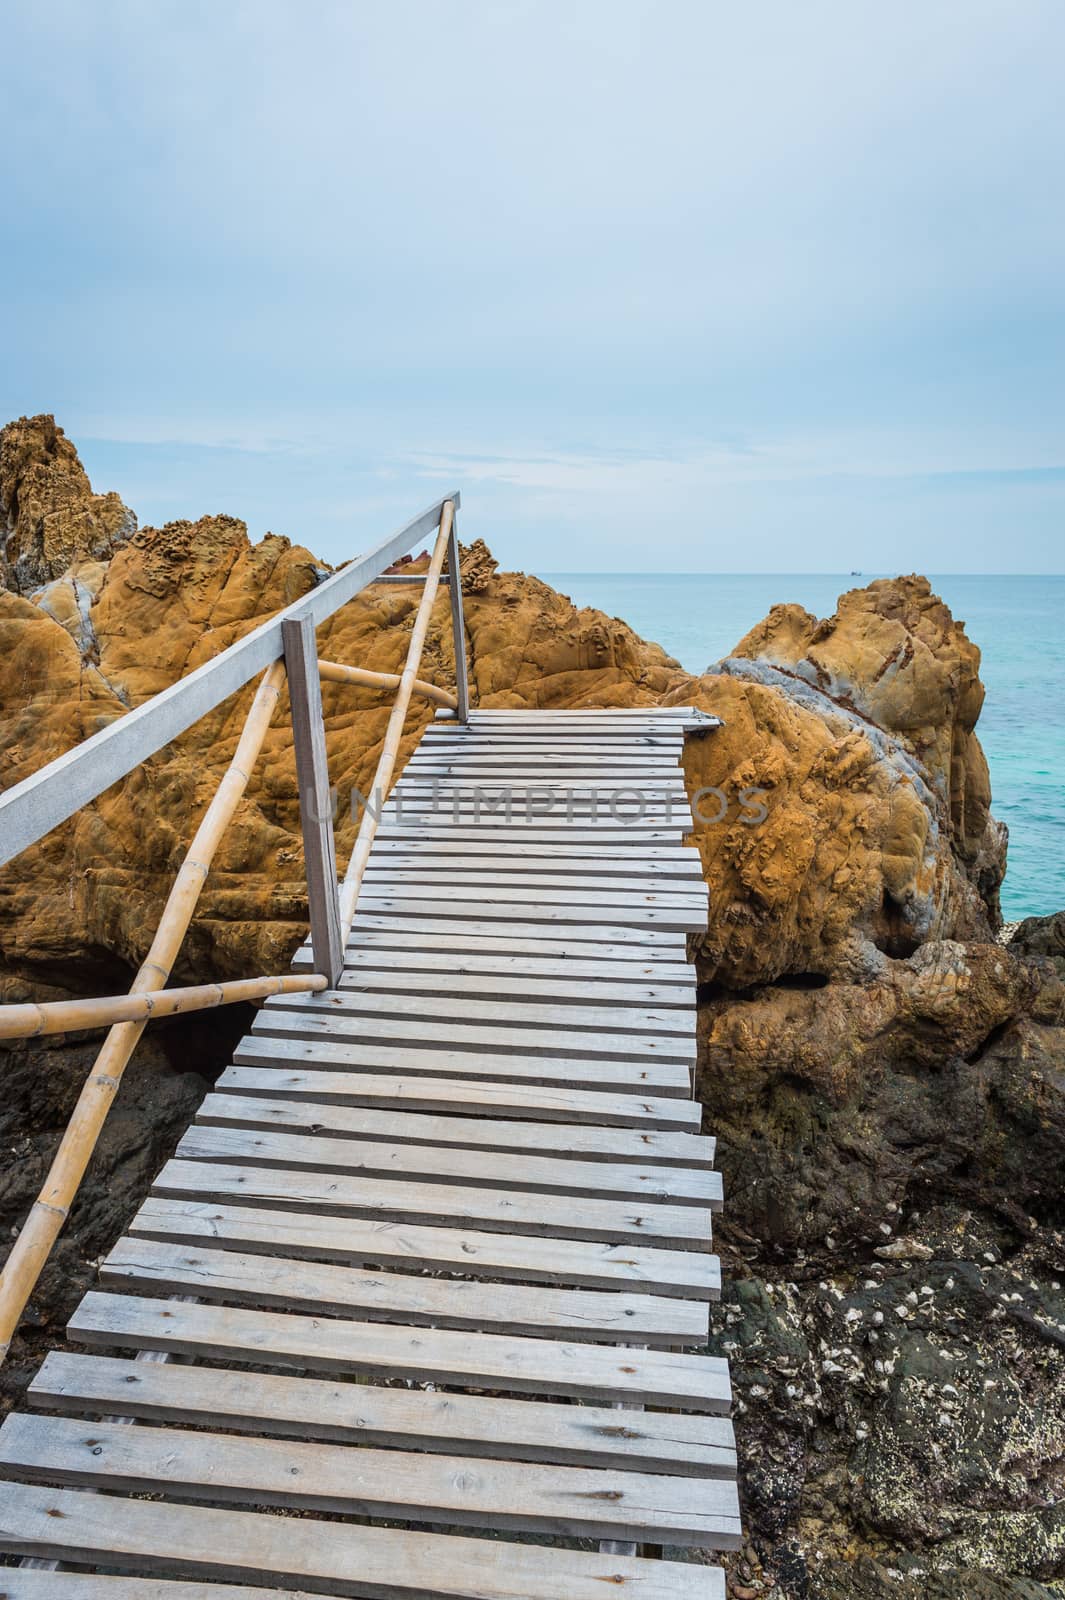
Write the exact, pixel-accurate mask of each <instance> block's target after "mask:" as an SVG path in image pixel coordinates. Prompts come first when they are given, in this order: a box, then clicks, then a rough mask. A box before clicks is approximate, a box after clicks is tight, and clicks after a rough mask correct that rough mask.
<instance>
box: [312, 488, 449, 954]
mask: <svg viewBox="0 0 1065 1600" xmlns="http://www.w3.org/2000/svg"><path fill="white" fill-rule="evenodd" d="M453 517H454V507H453V506H452V505H451V503H450V501H448V502H446V503H445V505H444V509H443V512H442V514H441V517H440V532H439V534H438V535H437V540H436V548H435V549H434V550H433V559H432V560H431V561H430V563H429V570H428V572H427V573H426V574H425V589H424V590H423V592H422V598H421V604H420V605H419V607H418V613H417V615H416V617H415V618H414V628H413V631H412V633H411V636H410V645H409V646H408V649H407V660H406V664H405V666H404V668H403V671H402V673H401V674H400V679H399V687H398V689H397V691H396V698H395V701H394V703H393V706H392V715H391V716H390V717H389V719H388V727H387V728H386V729H385V740H384V744H383V745H382V747H381V755H380V759H379V760H378V763H377V771H376V772H375V773H374V775H373V782H372V783H371V785H370V793H371V795H380V796H381V797H382V798H383V797H384V796H385V795H386V794H387V792H388V790H389V788H390V786H391V783H392V774H393V772H394V771H395V767H396V758H397V756H398V755H399V741H400V739H401V738H402V735H403V724H404V723H405V722H406V720H407V708H408V706H409V705H410V701H411V695H412V694H413V693H414V686H415V684H416V683H417V681H418V679H417V671H418V668H419V666H420V665H421V659H422V650H423V649H424V647H425V635H426V632H427V630H428V627H429V614H430V612H431V611H432V609H433V601H434V600H435V599H436V592H437V588H438V587H439V583H440V573H441V571H442V570H443V566H444V558H445V556H446V555H447V553H448V549H449V547H450V546H451V545H452V544H453V542H454V540H453V534H452V521H453ZM457 569H458V564H457V562H456V563H455V573H456V581H455V582H454V583H453V584H452V592H453V593H454V592H455V590H456V589H457V588H458V583H457ZM380 817H381V807H380V806H373V807H371V806H367V807H366V809H365V811H364V812H363V814H362V821H361V823H360V824H359V831H358V834H357V835H356V838H355V847H354V849H353V850H352V852H351V859H350V861H349V862H348V868H347V871H346V872H345V874H344V882H343V883H342V884H341V886H340V926H341V934H342V939H343V942H344V943H346V942H347V937H348V934H349V933H350V932H351V924H352V922H353V920H354V917H355V906H356V903H357V902H358V898H359V890H360V888H361V887H362V880H363V877H364V876H365V873H366V863H367V862H368V861H369V859H370V846H371V845H372V844H373V841H374V834H375V833H376V832H377V824H378V822H379V821H380Z"/></svg>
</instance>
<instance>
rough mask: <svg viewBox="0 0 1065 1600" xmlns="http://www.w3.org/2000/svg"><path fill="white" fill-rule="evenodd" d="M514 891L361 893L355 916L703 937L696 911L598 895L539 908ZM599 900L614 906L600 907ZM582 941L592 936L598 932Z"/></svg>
mask: <svg viewBox="0 0 1065 1600" xmlns="http://www.w3.org/2000/svg"><path fill="white" fill-rule="evenodd" d="M519 894H520V891H515V894H514V896H512V897H511V898H509V899H507V900H502V901H497V900H492V899H489V898H488V897H487V896H485V897H483V898H480V899H478V898H471V899H469V900H456V899H452V898H451V897H450V896H446V897H445V896H440V897H439V898H433V897H429V898H427V899H424V900H417V899H412V900H406V899H403V898H401V897H400V896H398V895H383V894H380V893H378V892H377V891H376V890H374V889H366V890H364V891H363V893H362V894H361V895H360V897H359V912H358V914H359V916H363V915H366V916H377V917H393V918H394V917H415V918H420V919H423V920H425V921H429V922H432V921H442V920H443V921H448V920H449V921H453V922H462V921H467V922H525V923H527V924H529V925H531V926H532V927H539V926H541V925H542V926H546V927H553V928H562V929H566V928H568V927H570V926H577V927H579V926H584V927H585V929H587V928H588V927H596V928H598V927H602V926H605V925H606V924H607V923H616V924H618V925H619V926H621V927H629V928H638V929H640V930H641V931H643V930H644V929H657V930H658V931H659V932H662V933H705V931H706V912H705V911H704V910H702V909H699V910H695V909H691V910H686V909H679V910H674V909H673V908H672V907H670V906H664V907H658V906H649V905H639V904H630V905H629V906H626V905H625V904H624V896H623V895H600V896H598V897H597V901H596V903H595V904H592V905H544V904H543V903H538V902H537V901H536V900H532V901H526V900H523V899H521V898H519ZM604 901H613V902H619V903H617V904H604V903H603V902H604ZM586 937H591V938H598V937H599V936H598V934H592V935H588V934H587V933H586Z"/></svg>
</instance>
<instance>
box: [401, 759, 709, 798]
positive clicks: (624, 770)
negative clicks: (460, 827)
mask: <svg viewBox="0 0 1065 1600" xmlns="http://www.w3.org/2000/svg"><path fill="white" fill-rule="evenodd" d="M403 777H404V779H405V780H407V781H410V782H417V783H434V782H436V783H440V784H445V783H451V784H456V783H458V784H476V785H477V786H478V787H483V788H486V789H492V788H498V787H499V786H500V785H501V784H510V783H512V782H514V783H517V784H519V785H521V786H522V787H523V788H524V787H526V786H528V785H531V786H532V787H533V788H539V787H540V786H541V785H543V784H545V783H547V784H551V785H557V786H558V787H559V788H568V787H569V785H570V784H572V783H576V784H579V785H582V786H583V785H591V786H593V787H594V786H595V785H597V784H600V783H604V782H605V783H606V784H608V785H609V786H610V787H614V788H617V787H622V786H627V785H630V784H635V785H637V786H642V785H644V784H646V785H648V786H649V787H653V788H657V787H658V786H659V785H665V786H666V787H667V788H670V789H676V788H678V787H679V788H681V789H683V787H684V773H683V771H682V769H681V768H680V766H678V764H677V762H676V761H674V760H671V759H669V758H665V759H663V758H662V757H660V756H654V755H642V756H641V755H636V754H631V755H628V754H622V753H620V752H619V753H618V754H616V755H611V754H609V753H607V754H598V755H597V754H595V753H592V754H590V755H584V756H578V755H569V756H567V755H558V754H557V753H556V754H555V755H553V756H552V757H551V758H550V761H549V762H545V760H544V757H543V753H542V752H541V753H539V754H537V753H536V752H535V751H527V752H522V751H514V752H513V753H511V754H510V755H498V754H497V755H484V756H462V755H458V756H449V755H433V754H431V753H430V752H427V751H419V752H417V753H415V754H414V755H412V756H411V758H410V760H409V761H408V762H407V765H406V766H405V767H404V768H403Z"/></svg>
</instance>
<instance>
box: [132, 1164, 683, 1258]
mask: <svg viewBox="0 0 1065 1600" xmlns="http://www.w3.org/2000/svg"><path fill="white" fill-rule="evenodd" d="M152 1193H153V1194H158V1195H169V1196H170V1197H171V1198H174V1199H179V1200H187V1199H194V1198H198V1199H201V1200H216V1201H218V1202H220V1203H230V1204H240V1205H248V1206H277V1207H279V1208H280V1209H282V1210H289V1211H315V1212H321V1213H322V1214H323V1215H328V1214H331V1213H332V1214H336V1213H341V1214H343V1215H345V1216H352V1217H359V1216H361V1217H377V1218H378V1220H379V1221H382V1222H383V1221H389V1220H391V1221H396V1222H399V1221H403V1220H405V1219H410V1220H411V1221H415V1220H417V1221H420V1222H424V1223H428V1224H432V1223H434V1222H438V1221H439V1222H442V1223H451V1224H456V1223H462V1222H468V1223H469V1224H470V1225H471V1226H472V1227H476V1228H480V1229H486V1230H488V1231H489V1232H493V1231H502V1232H505V1233H550V1234H555V1235H556V1236H557V1237H558V1238H560V1239H588V1240H596V1239H600V1240H603V1241H604V1242H605V1243H614V1244H629V1243H639V1242H641V1241H642V1242H646V1243H647V1244H649V1245H662V1246H664V1247H666V1248H667V1249H671V1250H680V1249H691V1250H708V1249H709V1247H710V1212H709V1209H706V1210H702V1209H700V1208H699V1207H697V1206H668V1205H654V1206H652V1205H646V1206H641V1205H640V1204H639V1203H638V1202H636V1201H633V1200H630V1201H628V1202H625V1201H620V1200H582V1202H581V1204H580V1206H575V1205H574V1203H573V1201H572V1199H570V1198H566V1197H563V1196H560V1195H550V1194H523V1193H517V1192H514V1191H510V1190H497V1189H479V1188H471V1187H461V1186H460V1185H458V1184H445V1183H413V1182H409V1181H403V1182H397V1181H393V1180H391V1179H387V1178H359V1177H347V1176H344V1175H341V1174H333V1173H330V1174H328V1175H325V1174H321V1173H316V1172H286V1171H278V1170H276V1169H274V1168H273V1167H251V1166H242V1165H238V1164H236V1163H234V1164H232V1165H229V1166H226V1165H223V1164H222V1163H220V1162H219V1163H217V1164H215V1163H214V1162H206V1161H179V1160H177V1159H174V1160H171V1161H168V1162H167V1163H166V1165H165V1166H164V1167H163V1169H162V1171H161V1172H160V1173H159V1176H158V1177H157V1178H156V1180H155V1182H154V1184H153V1185H152Z"/></svg>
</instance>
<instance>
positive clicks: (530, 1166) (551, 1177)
mask: <svg viewBox="0 0 1065 1600" xmlns="http://www.w3.org/2000/svg"><path fill="white" fill-rule="evenodd" d="M227 1098H228V1097H227ZM234 1098H235V1097H234ZM175 1153H176V1155H177V1156H178V1158H179V1159H180V1160H183V1161H223V1162H228V1163H236V1164H238V1165H241V1166H245V1165H247V1166H270V1167H286V1168H289V1169H291V1170H293V1171H297V1170H299V1171H308V1172H346V1173H350V1174H352V1175H361V1176H363V1177H397V1178H398V1177H403V1178H406V1177H410V1178H416V1179H418V1180H419V1181H423V1182H427V1183H451V1184H456V1183H457V1184H469V1185H471V1186H472V1185H483V1186H484V1187H486V1188H504V1189H510V1190H520V1191H525V1192H528V1193H531V1194H578V1195H588V1196H598V1197H600V1198H601V1199H607V1198H612V1199H623V1200H638V1201H644V1202H646V1203H647V1204H648V1205H663V1204H667V1205H698V1206H709V1207H710V1209H711V1210H717V1209H718V1208H719V1207H720V1205H721V1174H720V1173H719V1172H714V1171H713V1170H712V1169H711V1168H709V1167H690V1168H689V1167H655V1166H651V1165H650V1164H648V1163H644V1164H642V1165H640V1166H632V1165H621V1164H616V1163H614V1162H607V1161H581V1160H577V1159H575V1158H573V1157H571V1156H564V1155H558V1156H555V1155H551V1156H540V1155H535V1154H532V1153H529V1152H525V1151H523V1152H522V1153H521V1154H520V1155H512V1154H509V1153H507V1152H500V1151H495V1150H467V1149H461V1148H457V1147H456V1146H455V1145H453V1144H448V1145H440V1146H434V1145H426V1144H410V1143H406V1142H403V1141H399V1142H396V1143H389V1144H384V1143H381V1142H379V1141H372V1140H366V1139H332V1138H329V1137H327V1136H325V1135H324V1134H321V1133H318V1134H312V1133H310V1132H309V1131H308V1130H306V1129H302V1130H298V1131H295V1132H288V1131H284V1130H274V1129H269V1130H267V1129H256V1128H227V1127H219V1126H217V1125H212V1124H206V1125H205V1124H202V1123H196V1124H194V1125H193V1127H191V1128H189V1129H188V1130H187V1131H186V1132H185V1133H184V1134H183V1135H182V1137H181V1140H180V1142H179V1144H178V1147H177V1151H176V1152H175Z"/></svg>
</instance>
